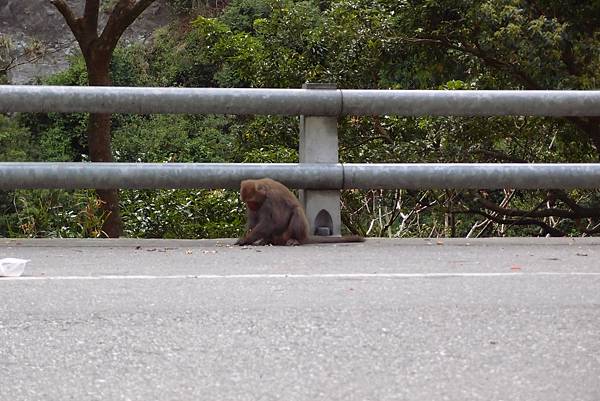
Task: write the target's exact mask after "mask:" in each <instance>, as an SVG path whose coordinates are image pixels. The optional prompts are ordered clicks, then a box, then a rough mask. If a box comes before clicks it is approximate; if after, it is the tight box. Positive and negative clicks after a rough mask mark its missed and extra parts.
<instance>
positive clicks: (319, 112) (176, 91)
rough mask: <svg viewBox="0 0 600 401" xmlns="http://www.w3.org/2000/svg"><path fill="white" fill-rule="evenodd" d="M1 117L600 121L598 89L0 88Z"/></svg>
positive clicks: (18, 86) (2, 86)
mask: <svg viewBox="0 0 600 401" xmlns="http://www.w3.org/2000/svg"><path fill="white" fill-rule="evenodd" d="M0 112H35V113H37V112H62V113H74V112H89V113H135V114H153V113H163V114H171V113H188V114H261V115H311V116H341V115H400V116H422V115H436V116H500V115H527V116H600V90H590V91H555V90H548V91H546V90H544V91H518V90H357V89H246V88H158V87H114V86H96V87H93V86H41V85H0Z"/></svg>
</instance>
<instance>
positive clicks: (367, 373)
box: [0, 238, 600, 401]
mask: <svg viewBox="0 0 600 401" xmlns="http://www.w3.org/2000/svg"><path fill="white" fill-rule="evenodd" d="M232 242H233V241H231V240H221V241H208V240H207V241H168V240H165V241H163V240H146V241H141V240H101V241H97V240H5V239H0V258H4V257H18V258H25V259H30V260H31V261H30V262H29V264H28V265H27V268H26V270H25V274H24V275H23V276H22V277H20V278H16V279H11V278H2V279H0V294H1V302H0V400H7V401H19V400H70V399H73V400H461V401H465V400H506V401H508V400H510V401H515V400H527V401H532V400H540V401H541V400H543V401H552V400H557V401H558V400H560V401H564V400H585V401H588V400H589V401H597V400H600V263H599V262H600V239H576V240H575V239H549V238H546V239H483V240H464V239H463V240H436V239H412V240H398V239H394V240H383V239H381V240H369V241H367V242H366V243H363V244H345V245H310V246H301V247H235V246H231V243H232Z"/></svg>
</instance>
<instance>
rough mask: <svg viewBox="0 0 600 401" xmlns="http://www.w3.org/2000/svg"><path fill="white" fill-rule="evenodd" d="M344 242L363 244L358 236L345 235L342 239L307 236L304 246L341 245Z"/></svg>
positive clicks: (362, 238) (362, 240)
mask: <svg viewBox="0 0 600 401" xmlns="http://www.w3.org/2000/svg"><path fill="white" fill-rule="evenodd" d="M346 242H365V239H364V237H361V236H360V235H345V236H343V237H335V236H321V235H309V236H308V238H307V239H306V242H304V243H305V244H342V243H346Z"/></svg>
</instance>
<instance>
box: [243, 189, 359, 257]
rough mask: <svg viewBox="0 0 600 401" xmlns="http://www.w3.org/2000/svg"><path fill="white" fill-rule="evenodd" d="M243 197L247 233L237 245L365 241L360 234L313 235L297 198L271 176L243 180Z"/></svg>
mask: <svg viewBox="0 0 600 401" xmlns="http://www.w3.org/2000/svg"><path fill="white" fill-rule="evenodd" d="M240 199H241V200H242V202H244V203H245V204H246V216H247V224H246V233H245V234H244V235H243V236H242V237H241V238H240V239H238V240H237V242H236V243H235V244H236V245H252V244H255V243H257V242H258V243H259V244H260V245H302V244H314V243H341V242H363V241H364V238H363V237H361V236H358V235H351V236H344V237H325V236H313V235H309V233H308V219H307V218H306V213H305V212H304V209H303V208H302V205H301V204H300V202H299V201H298V198H296V196H295V195H294V194H293V193H292V192H291V191H290V190H289V189H288V188H287V187H286V186H285V185H283V184H282V183H280V182H278V181H275V180H273V179H270V178H261V179H258V180H244V181H242V183H241V185H240Z"/></svg>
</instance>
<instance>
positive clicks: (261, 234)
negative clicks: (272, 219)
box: [235, 220, 272, 245]
mask: <svg viewBox="0 0 600 401" xmlns="http://www.w3.org/2000/svg"><path fill="white" fill-rule="evenodd" d="M271 227H272V223H269V222H265V221H264V220H262V221H260V222H259V223H258V224H257V225H256V226H255V227H254V228H249V229H248V231H246V234H244V236H243V237H242V238H240V239H238V240H237V241H236V243H235V244H236V245H251V244H254V243H255V242H256V241H258V240H265V239H267V238H269V237H270V232H271V229H272V228H271Z"/></svg>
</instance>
